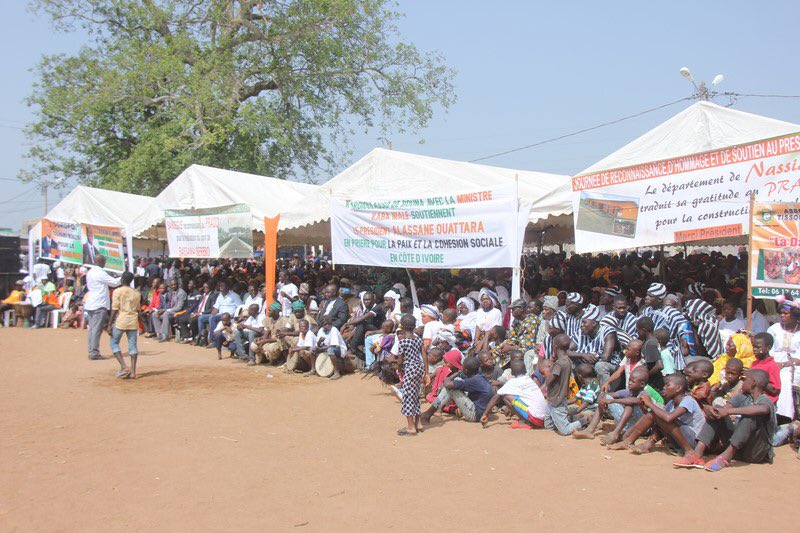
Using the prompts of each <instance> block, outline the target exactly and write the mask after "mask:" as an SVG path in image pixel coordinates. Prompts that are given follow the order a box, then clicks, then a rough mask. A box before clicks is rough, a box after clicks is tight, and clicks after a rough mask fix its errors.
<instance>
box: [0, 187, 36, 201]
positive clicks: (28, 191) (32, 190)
mask: <svg viewBox="0 0 800 533" xmlns="http://www.w3.org/2000/svg"><path fill="white" fill-rule="evenodd" d="M32 192H36V189H28V190H27V191H22V192H21V193H19V194H18V195H16V196H14V197H12V198H9V199H8V200H4V201H2V202H0V205H3V204H7V203H9V202H13V201H14V200H16V199H17V198H21V197H22V196H25V195H26V194H30V193H32Z"/></svg>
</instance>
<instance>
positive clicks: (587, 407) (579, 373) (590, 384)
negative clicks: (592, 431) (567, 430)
mask: <svg viewBox="0 0 800 533" xmlns="http://www.w3.org/2000/svg"><path fill="white" fill-rule="evenodd" d="M573 373H574V375H575V381H577V382H578V386H579V387H580V389H578V393H577V394H576V395H575V397H574V398H570V399H569V400H567V412H568V413H569V419H570V421H576V420H577V421H578V422H580V423H581V426H585V425H587V424H588V423H589V421H591V420H592V417H593V415H594V414H595V413H596V412H597V400H598V398H599V397H600V396H601V395H602V393H601V392H600V385H598V384H597V373H596V372H595V370H594V367H593V366H592V365H590V364H588V363H581V364H579V365H578V366H577V367H576V368H575V370H574V371H573ZM578 401H580V402H581V403H580V405H579V406H577V407H576V404H577V402H578ZM573 435H574V433H573Z"/></svg>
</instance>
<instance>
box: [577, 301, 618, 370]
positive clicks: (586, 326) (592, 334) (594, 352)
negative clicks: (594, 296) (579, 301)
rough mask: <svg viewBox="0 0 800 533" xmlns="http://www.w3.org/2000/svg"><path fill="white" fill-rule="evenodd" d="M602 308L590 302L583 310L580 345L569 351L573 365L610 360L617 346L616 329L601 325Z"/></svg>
mask: <svg viewBox="0 0 800 533" xmlns="http://www.w3.org/2000/svg"><path fill="white" fill-rule="evenodd" d="M599 319H600V310H599V309H598V308H597V306H595V305H592V304H589V305H588V306H586V309H584V311H583V319H582V320H581V329H580V335H579V336H578V341H577V344H578V347H577V348H576V349H575V351H574V352H573V351H570V352H569V358H570V359H571V360H572V364H573V365H577V364H580V363H588V364H590V365H597V363H599V362H602V361H608V360H609V359H610V358H611V354H612V353H613V352H614V347H615V346H616V337H615V336H614V330H612V329H611V328H608V327H606V326H602V325H600V322H599Z"/></svg>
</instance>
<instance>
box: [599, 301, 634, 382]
mask: <svg viewBox="0 0 800 533" xmlns="http://www.w3.org/2000/svg"><path fill="white" fill-rule="evenodd" d="M638 319H639V317H637V316H636V315H634V314H633V313H631V312H630V311H628V299H627V298H626V297H625V295H623V294H619V295H617V296H615V297H614V312H613V313H609V314H607V315H606V316H604V317H603V318H602V319H601V320H600V325H601V326H605V327H607V328H609V329H610V330H612V331H613V332H614V334H615V338H616V343H615V346H614V352H613V353H612V354H611V357H609V358H608V360H601V361H598V362H597V363H595V366H594V370H595V372H596V373H597V380H598V382H599V383H600V385H603V384H605V382H606V381H608V378H609V376H611V374H613V373H614V372H616V371H617V368H619V363H620V361H622V352H623V350H625V348H627V347H628V343H629V342H630V341H632V340H633V339H636V338H637V337H638V333H637V332H636V321H637V320H638Z"/></svg>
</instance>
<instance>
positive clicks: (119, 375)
mask: <svg viewBox="0 0 800 533" xmlns="http://www.w3.org/2000/svg"><path fill="white" fill-rule="evenodd" d="M130 373H131V371H130V369H125V370H120V371H119V372H117V373H116V374H114V375H115V376H117V377H118V378H121V377H124V376H127V375H129V374H130Z"/></svg>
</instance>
